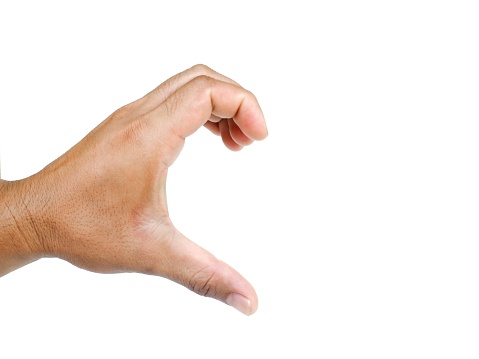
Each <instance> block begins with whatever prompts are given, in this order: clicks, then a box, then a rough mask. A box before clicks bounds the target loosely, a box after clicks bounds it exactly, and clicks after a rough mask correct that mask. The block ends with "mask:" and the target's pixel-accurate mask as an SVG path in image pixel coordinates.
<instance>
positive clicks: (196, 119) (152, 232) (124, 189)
mask: <svg viewBox="0 0 479 359" xmlns="http://www.w3.org/2000/svg"><path fill="white" fill-rule="evenodd" d="M203 125H204V126H206V127H207V128H208V129H209V130H210V131H212V132H213V133H215V134H218V135H221V137H222V139H223V142H224V144H225V145H226V147H228V148H229V149H231V150H240V149H241V148H242V147H243V146H247V145H249V144H251V143H252V142H253V141H254V140H262V139H264V138H265V137H266V136H267V129H266V124H265V121H264V118H263V115H262V112H261V109H260V106H259V104H258V102H257V100H256V98H255V97H254V95H253V94H252V93H251V92H249V91H247V90H245V89H243V88H242V87H241V86H239V85H238V84H237V83H236V82H234V81H232V80H231V79H229V78H227V77H224V76H222V75H220V74H218V73H216V72H214V71H213V70H211V69H209V68H208V67H206V66H203V65H197V66H194V67H192V68H191V69H189V70H186V71H184V72H182V73H180V74H178V75H176V76H174V77H172V78H171V79H169V80H167V81H166V82H164V83H163V84H161V85H160V86H159V87H158V88H156V89H155V90H153V91H152V92H150V93H148V94H147V95H146V96H144V97H143V98H141V99H139V100H137V101H135V102H133V103H130V104H128V105H126V106H124V107H122V108H120V109H119V110H117V111H116V112H114V113H113V114H112V115H111V116H110V117H108V118H107V119H106V120H105V121H103V122H102V123H101V124H100V125H99V126H98V127H97V128H95V129H94V130H93V131H92V132H91V133H89V134H88V135H87V136H86V137H85V138H84V139H83V140H82V141H81V142H79V143H78V144H77V145H75V146H74V147H73V148H72V149H71V150H69V151H68V152H67V153H66V154H64V155H63V156H62V157H60V158H58V159H57V160H56V161H54V162H53V163H51V164H50V165H49V166H47V167H46V168H45V169H43V170H42V171H41V172H39V173H37V174H36V175H34V176H32V177H30V178H27V179H25V180H22V181H20V182H21V183H18V186H19V187H20V188H22V190H21V192H22V193H24V194H25V195H26V196H28V198H27V200H23V204H21V205H19V206H17V207H15V208H17V209H20V211H21V212H22V213H24V214H25V213H28V216H27V217H28V218H29V220H27V221H25V222H26V223H28V224H29V225H28V228H29V230H26V229H23V231H21V232H23V237H26V238H25V241H27V242H28V247H29V248H30V250H31V251H33V252H35V253H36V254H37V255H38V256H55V257H59V258H62V259H65V260H67V261H69V262H71V263H72V264H74V265H76V266H78V267H80V268H84V269H87V270H90V271H94V272H101V273H116V272H140V273H146V274H153V275H158V276H162V277H165V278H168V279H171V280H173V281H175V282H177V283H180V284H182V285H184V286H186V287H188V288H189V289H191V290H192V291H194V292H196V293H198V294H201V295H204V296H208V297H213V298H216V299H218V300H220V301H223V302H225V303H227V304H229V305H231V306H233V307H235V308H236V309H238V310H239V311H241V312H242V313H244V314H247V315H250V314H253V313H254V312H255V311H256V309H257V306H258V299H257V296H256V293H255V291H254V289H253V287H252V286H251V284H250V283H248V282H247V281H246V279H244V278H243V277H242V276H241V275H240V274H239V273H238V272H236V271H235V270H234V269H233V268H231V267H230V266H229V265H227V264H226V263H224V262H222V261H220V260H218V259H216V258H215V257H214V256H213V255H212V254H210V253H209V252H207V251H206V250H205V249H203V248H201V247H199V246H198V245H197V244H195V243H193V242H192V241H190V240H188V239H187V238H186V237H185V236H184V235H182V234H181V233H180V232H179V231H178V230H177V229H176V228H175V227H174V226H173V224H172V222H171V220H170V218H169V215H168V207H167V202H166V193H165V185H166V177H167V172H168V167H170V166H171V165H172V164H173V162H174V161H175V159H176V158H177V156H178V155H179V153H180V151H181V149H182V147H183V144H184V142H185V138H186V137H188V136H190V135H191V134H193V133H194V132H195V131H196V130H197V129H198V128H200V127H201V126H203ZM17 217H18V215H17ZM24 217H25V216H24ZM0 248H1V246H0Z"/></svg>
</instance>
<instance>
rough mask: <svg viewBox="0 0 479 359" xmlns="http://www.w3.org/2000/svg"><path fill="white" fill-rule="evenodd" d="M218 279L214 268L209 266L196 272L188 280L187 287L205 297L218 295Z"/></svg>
mask: <svg viewBox="0 0 479 359" xmlns="http://www.w3.org/2000/svg"><path fill="white" fill-rule="evenodd" d="M217 286H218V279H217V276H216V274H215V272H214V270H213V269H212V268H210V267H207V268H205V269H203V270H201V271H199V272H198V273H196V274H194V275H193V276H192V277H191V278H190V280H189V281H188V284H187V287H188V288H189V289H190V290H191V291H193V292H195V293H196V294H199V295H201V296H204V297H215V296H216V295H217V292H218V291H217Z"/></svg>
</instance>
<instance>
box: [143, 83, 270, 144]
mask: <svg viewBox="0 0 479 359" xmlns="http://www.w3.org/2000/svg"><path fill="white" fill-rule="evenodd" d="M211 115H215V116H217V117H220V118H233V119H234V121H235V123H236V124H237V125H238V127H239V128H240V129H241V131H242V132H243V133H244V134H245V135H246V136H248V137H249V138H251V139H253V140H263V139H264V138H266V136H267V135H268V130H267V128H266V122H265V119H264V116H263V112H262V110H261V107H260V105H259V103H258V101H257V99H256V97H255V96H254V95H253V94H252V93H251V92H250V91H248V90H245V89H244V88H242V87H240V86H237V85H234V84H231V83H227V82H223V81H220V80H217V79H213V78H211V77H208V76H198V77H196V78H194V79H193V80H191V81H189V82H188V83H186V84H185V85H183V86H182V87H180V88H178V89H177V90H176V91H175V92H174V93H173V94H172V95H171V96H170V97H168V98H167V99H166V100H165V101H164V102H163V103H162V104H161V105H160V106H158V107H157V108H156V109H154V110H153V111H151V112H150V113H149V114H148V117H149V120H150V121H153V123H151V125H152V126H155V123H156V125H160V126H162V127H163V126H165V127H166V128H167V130H168V131H167V132H170V133H171V132H172V133H174V134H176V135H178V136H180V137H182V138H185V137H188V136H190V135H191V134H193V133H194V132H195V131H196V130H197V129H198V128H200V127H201V126H203V125H204V124H205V123H206V121H208V119H209V118H210V116H211Z"/></svg>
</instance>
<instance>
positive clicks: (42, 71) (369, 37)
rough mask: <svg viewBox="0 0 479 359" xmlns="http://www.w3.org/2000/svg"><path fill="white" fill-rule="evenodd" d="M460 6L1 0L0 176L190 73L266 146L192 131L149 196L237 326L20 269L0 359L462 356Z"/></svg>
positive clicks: (187, 302) (5, 284)
mask: <svg viewBox="0 0 479 359" xmlns="http://www.w3.org/2000/svg"><path fill="white" fill-rule="evenodd" d="M266 3H268V5H266ZM476 3H477V2H475V1H418V0H416V1H394V2H393V1H324V2H313V1H311V2H308V1H293V2H284V1H276V2H261V1H244V0H243V1H237V2H226V1H196V2H195V1H190V2H181V1H168V2H166V1H151V2H147V1H131V2H125V1H111V2H102V1H82V2H76V3H73V2H61V1H57V2H52V1H38V2H37V1H16V2H7V1H2V2H1V3H0V39H1V47H0V55H1V56H0V119H1V129H0V135H1V155H2V178H4V179H8V180H14V179H20V178H24V177H27V176H29V175H31V174H33V173H35V172H37V171H39V170H40V169H41V168H43V167H44V166H45V165H47V164H48V163H49V162H51V161H53V160H54V159H55V158H57V157H58V156H60V155H61V154H62V153H64V152H65V151H66V150H68V149H69V148H70V147H71V146H72V145H74V144H75V143H76V142H78V141H79V140H81V138H83V137H84V136H85V135H86V134H87V133H88V132H89V131H90V130H91V129H92V128H94V127H95V126H96V125H97V124H98V123H100V122H101V121H102V120H103V119H104V118H106V117H107V116H108V115H109V114H110V113H111V112H113V111H114V110H115V109H117V108H118V107H120V106H122V105H124V104H126V103H128V102H131V101H133V100H135V99H137V98H138V97H140V96H142V95H143V94H145V93H146V92H147V91H150V90H151V89H152V88H154V87H156V86H157V85H158V84H159V83H161V82H163V81H164V80H166V79H167V78H168V77H170V76H172V75H174V74H176V73H177V72H180V71H182V70H184V69H186V68H188V67H190V66H192V65H194V64H196V63H204V64H206V65H208V66H210V67H211V68H213V69H215V70H216V71H218V72H220V73H223V74H224V75H226V76H229V77H231V78H233V79H235V80H236V81H238V82H239V83H241V84H242V85H243V86H244V87H246V88H248V89H249V90H251V91H253V92H254V93H255V95H256V96H257V98H258V100H259V102H260V104H261V106H262V108H263V111H264V113H265V116H266V119H267V122H268V126H269V130H270V136H269V138H268V139H267V140H265V141H263V142H260V143H255V144H254V145H252V146H250V147H248V148H246V149H244V150H243V151H241V152H239V153H233V152H230V151H228V150H227V149H225V148H224V147H223V145H222V143H221V141H220V139H219V138H217V137H214V136H212V135H210V134H209V132H208V131H206V130H205V129H201V130H199V131H198V132H197V133H196V134H195V135H194V136H193V137H191V138H189V139H188V140H187V143H186V146H185V148H184V151H183V152H182V154H181V156H180V157H179V159H178V161H177V162H176V163H175V164H174V165H173V167H172V169H171V171H170V176H169V182H168V196H169V198H168V199H169V204H170V211H171V215H172V219H173V222H174V223H175V225H176V226H177V227H178V228H179V229H180V230H181V231H182V232H183V233H184V234H186V235H187V236H189V237H190V238H191V239H192V240H194V241H196V242H197V243H199V244H200V245H202V246H204V247H206V248H207V249H208V250H210V251H211V252H212V253H214V254H215V255H216V256H217V257H219V258H221V259H223V260H224V261H226V262H228V263H230V264H231V265H232V266H233V267H235V268H236V269H237V270H238V271H240V272H241V273H242V274H243V275H244V276H245V277H246V278H248V279H249V280H250V281H251V283H252V284H253V285H254V286H255V288H256V290H257V292H258V296H259V301H260V306H259V309H258V312H257V313H256V314H255V315H253V316H251V317H245V316H243V315H241V314H240V313H238V312H236V311H235V310H233V309H232V308H230V307H228V306H225V305H223V304H222V303H220V302H217V301H215V300H212V299H207V298H203V297H199V296H196V295H195V294H193V293H192V292H190V291H188V290H187V289H185V288H183V287H181V286H178V285H176V284H174V283H172V282H169V281H167V280H165V279H163V278H156V277H151V276H143V275H139V274H119V275H100V274H94V273H90V272H86V271H82V270H80V269H77V268H76V267H74V266H72V265H70V264H69V263H66V262H63V261H60V260H56V259H49V260H41V261H39V262H36V263H34V264H31V265H29V266H26V267H24V268H22V269H19V270H17V271H15V272H13V273H11V274H9V275H7V276H5V277H3V278H1V279H0V357H1V358H5V359H7V358H34V357H38V358H187V357H188V358H195V357H197V358H277V357H285V358H368V359H371V358H477V357H478V356H479V340H478V339H479V305H478V303H479V290H478V286H479V259H478V255H479V247H478V245H477V242H478V239H479V225H478V219H479V186H478V184H479V170H478V160H479V141H478V139H479V126H478V122H479V101H478V100H479V70H478V69H479V66H478V64H479V51H478V48H479V25H478V24H479V22H478V18H479V11H478V9H477V7H475V6H474V5H475V4H476ZM313 4H314V6H313Z"/></svg>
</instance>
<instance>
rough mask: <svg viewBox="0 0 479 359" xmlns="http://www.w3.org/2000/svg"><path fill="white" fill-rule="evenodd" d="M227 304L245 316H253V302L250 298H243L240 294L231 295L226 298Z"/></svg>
mask: <svg viewBox="0 0 479 359" xmlns="http://www.w3.org/2000/svg"><path fill="white" fill-rule="evenodd" d="M226 304H228V305H230V306H232V307H233V308H235V309H236V310H239V311H240V312H241V313H243V314H245V315H251V314H252V313H251V302H250V300H249V299H248V298H245V297H243V296H242V295H240V294H236V293H231V294H230V295H229V296H228V298H226Z"/></svg>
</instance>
